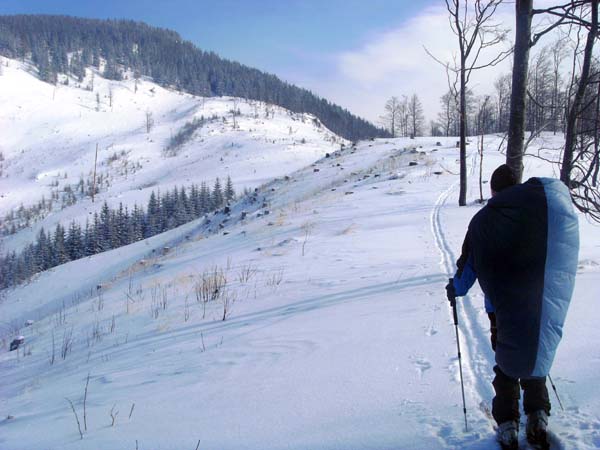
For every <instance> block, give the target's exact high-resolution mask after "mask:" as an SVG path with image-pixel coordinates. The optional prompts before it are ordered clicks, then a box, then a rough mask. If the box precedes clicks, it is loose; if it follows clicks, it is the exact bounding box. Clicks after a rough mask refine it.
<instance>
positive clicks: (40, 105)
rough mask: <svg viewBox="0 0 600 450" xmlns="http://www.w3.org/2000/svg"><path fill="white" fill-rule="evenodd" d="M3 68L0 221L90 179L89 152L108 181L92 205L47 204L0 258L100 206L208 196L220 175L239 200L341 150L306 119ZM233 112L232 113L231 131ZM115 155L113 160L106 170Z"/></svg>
mask: <svg viewBox="0 0 600 450" xmlns="http://www.w3.org/2000/svg"><path fill="white" fill-rule="evenodd" d="M3 60H4V61H6V60H7V59H6V58H3ZM8 63H9V65H8V67H3V68H2V69H3V74H2V76H1V77H0V103H1V104H2V105H3V107H2V110H0V129H1V130H3V131H4V130H6V131H7V132H5V133H3V138H2V142H0V152H1V153H2V154H3V156H4V159H5V161H3V162H0V164H2V170H1V171H0V173H1V175H0V192H1V195H0V218H4V217H5V216H6V215H7V214H8V213H9V212H10V211H11V210H12V211H14V210H16V209H17V208H18V207H19V206H20V205H21V204H23V205H24V206H25V207H27V206H31V205H33V204H36V203H37V202H38V201H40V200H41V199H42V197H44V198H45V199H46V200H49V199H50V198H51V190H52V187H51V184H52V183H58V190H59V191H61V192H62V190H63V189H64V187H66V186H67V185H71V186H72V187H74V186H75V185H76V184H77V183H78V182H79V180H80V178H81V177H83V179H84V180H87V179H90V180H91V179H92V174H93V169H94V159H95V151H96V144H98V169H97V173H98V176H99V175H103V176H104V177H105V178H106V177H108V178H109V179H110V187H108V188H106V187H102V188H101V191H102V192H101V193H100V194H99V195H97V196H96V199H95V200H96V201H95V203H92V202H91V199H90V198H86V199H84V200H80V201H79V202H78V203H76V204H75V205H73V206H70V207H67V208H65V209H63V210H61V208H60V202H56V203H57V205H56V206H55V208H54V212H53V213H52V214H50V215H49V216H47V217H45V219H44V220H42V221H38V222H36V223H34V224H32V226H31V227H28V228H26V229H24V230H23V231H21V232H20V233H18V234H17V235H15V236H10V237H7V238H4V239H2V241H0V245H3V246H4V250H18V249H20V248H22V246H23V244H24V243H28V242H31V241H32V240H34V239H35V237H36V236H37V234H38V233H39V230H40V228H41V227H44V228H45V229H46V230H53V229H54V227H55V226H56V224H57V223H59V222H61V223H63V225H65V222H69V221H71V220H76V221H78V222H80V223H82V224H83V223H84V222H85V219H86V218H89V217H90V215H91V214H93V212H94V211H98V210H99V208H100V207H101V205H102V203H103V202H104V201H107V202H108V204H109V206H111V207H118V204H119V202H122V203H123V204H124V205H126V206H130V207H131V206H133V204H134V203H137V204H138V205H143V206H146V203H147V201H148V198H149V197H150V192H151V191H152V190H155V191H156V190H162V191H163V192H164V191H166V190H167V189H172V188H173V187H174V186H182V185H184V186H187V187H189V186H190V185H191V184H192V183H196V184H200V183H201V182H202V181H206V182H207V183H208V184H209V186H211V187H212V185H213V183H214V180H215V178H217V177H220V178H221V181H222V182H223V181H224V180H225V178H226V177H227V176H231V178H232V181H233V184H234V187H235V189H236V190H237V191H238V192H241V191H243V189H244V188H255V187H257V186H260V185H261V184H263V183H266V182H268V181H269V180H271V179H272V178H275V177H278V176H282V175H283V174H285V173H288V172H291V171H293V170H295V169H299V168H301V167H304V166H305V165H307V164H309V163H311V162H313V161H314V160H315V159H317V158H320V157H321V156H324V155H325V153H327V152H331V151H333V150H336V149H338V148H339V147H340V144H344V143H346V144H347V142H346V141H345V140H344V139H342V138H339V137H338V136H336V135H334V134H333V133H331V132H330V131H329V130H328V129H327V128H325V127H324V126H323V125H321V124H320V122H319V121H318V120H316V119H315V118H314V117H313V116H311V115H309V114H294V113H291V112H289V111H287V110H285V109H283V108H279V107H276V106H271V105H266V104H264V103H261V102H250V101H247V100H244V99H236V98H231V97H221V98H202V97H194V96H192V95H188V94H183V93H181V92H177V91H173V90H168V89H164V88H162V87H160V86H158V85H156V84H154V83H152V82H151V81H149V80H142V81H140V83H139V84H138V90H137V92H136V91H135V81H134V80H132V79H129V80H124V81H110V80H106V79H103V78H102V77H101V76H99V75H98V74H97V73H94V74H93V86H94V91H93V92H92V91H89V90H86V89H85V87H87V86H88V85H90V83H91V82H92V72H91V70H89V69H88V71H87V78H86V79H85V80H84V81H83V82H82V83H78V82H77V81H76V80H75V79H72V78H71V79H70V81H69V86H65V85H63V84H60V83H59V84H57V85H56V86H53V85H50V84H47V83H43V82H41V81H40V80H38V79H37V78H36V77H35V76H34V75H33V74H31V73H30V72H29V71H28V70H31V68H30V67H28V66H27V65H26V64H23V63H20V62H18V61H15V60H8ZM78 86H79V87H78ZM111 91H112V95H113V101H112V107H111V106H110V99H109V92H111ZM96 95H98V96H99V99H100V105H99V107H98V105H97V101H96ZM232 109H237V110H239V112H240V116H237V117H236V118H235V125H236V127H235V129H234V122H233V117H232V114H231V112H230V111H231V110H232ZM147 112H149V113H151V114H152V119H153V121H154V126H153V127H152V129H151V131H150V133H147V132H146V113H147ZM267 112H268V114H269V117H268V118H267V117H266V113H267ZM202 117H204V118H205V119H206V120H209V119H210V120H209V123H207V124H205V125H204V126H203V127H202V128H200V129H199V130H197V131H196V132H195V134H194V135H193V137H192V139H191V140H190V141H189V142H187V143H186V144H184V145H183V146H182V148H181V149H179V151H178V154H177V155H176V156H173V157H165V156H164V149H165V148H166V146H167V143H168V142H169V139H170V138H171V137H172V136H173V135H175V134H176V133H177V132H178V131H179V130H180V129H181V128H182V127H183V126H184V124H186V123H187V122H191V121H192V120H193V119H200V118H202ZM213 117H214V118H215V119H214V120H212V119H213ZM8 131H10V132H8ZM115 154H116V157H117V158H116V160H115V161H111V159H113V158H114V155H115ZM125 168H127V171H126V170H125Z"/></svg>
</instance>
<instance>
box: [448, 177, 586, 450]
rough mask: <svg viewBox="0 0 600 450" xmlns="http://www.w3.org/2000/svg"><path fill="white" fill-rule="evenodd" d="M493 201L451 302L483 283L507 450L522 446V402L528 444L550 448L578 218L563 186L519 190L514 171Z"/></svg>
mask: <svg viewBox="0 0 600 450" xmlns="http://www.w3.org/2000/svg"><path fill="white" fill-rule="evenodd" d="M490 184H491V189H492V198H491V199H490V200H489V202H488V204H487V205H486V206H485V207H484V208H482V209H481V210H480V211H479V212H478V213H477V214H476V215H475V216H474V217H473V219H472V220H471V223H470V224H469V228H468V231H467V235H466V237H465V240H464V243H463V248H462V254H461V256H460V258H459V260H458V261H457V267H458V270H457V272H456V275H455V276H454V278H452V279H451V280H450V283H449V284H448V286H446V290H447V294H448V299H449V300H450V301H454V299H455V298H456V297H457V296H458V297H460V296H464V295H466V293H467V291H468V290H469V289H470V288H471V286H472V285H473V283H474V282H475V279H478V280H479V284H480V285H481V289H482V290H483V293H484V295H485V299H486V311H487V312H488V314H489V316H490V324H491V331H492V347H493V348H494V350H495V352H496V366H495V367H494V372H495V374H496V376H495V378H494V381H493V385H494V390H495V392H496V396H495V397H494V399H493V402H492V415H493V416H494V419H495V420H496V422H497V423H498V429H497V432H498V436H497V437H498V441H499V442H500V444H501V446H502V448H507V449H516V448H518V431H519V398H520V388H519V382H520V387H521V388H522V389H523V409H524V411H525V414H527V427H526V428H527V439H528V440H529V441H530V442H531V443H532V444H534V445H540V446H547V439H546V428H547V424H548V415H549V414H550V400H549V397H548V390H547V389H546V376H547V375H548V373H549V371H550V367H551V365H552V361H553V359H554V355H555V352H556V348H557V346H558V343H559V341H560V338H561V336H562V326H563V324H564V320H565V317H566V313H567V309H568V306H569V302H570V300H571V296H572V293H573V287H574V282H575V273H576V270H577V261H578V252H579V230H578V221H577V216H576V214H575V212H574V210H573V205H572V203H571V199H570V196H569V191H568V189H567V188H566V186H565V185H564V184H562V183H561V182H560V181H559V180H556V179H552V178H531V179H529V180H528V181H527V182H525V183H523V184H516V178H515V176H514V173H513V172H512V170H511V169H510V168H509V167H508V166H507V165H502V166H500V167H498V168H497V169H496V170H495V171H494V173H493V175H492V178H491V180H490Z"/></svg>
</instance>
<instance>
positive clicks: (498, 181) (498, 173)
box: [490, 164, 517, 197]
mask: <svg viewBox="0 0 600 450" xmlns="http://www.w3.org/2000/svg"><path fill="white" fill-rule="evenodd" d="M515 184H517V177H516V176H515V173H514V172H513V170H512V169H511V168H510V167H509V166H508V165H506V164H502V165H501V166H500V167H498V168H497V169H496V170H494V173H493V174H492V178H491V180H490V187H491V188H492V197H493V196H494V195H496V194H497V193H498V192H501V191H503V190H504V189H506V188H509V187H511V186H514V185H515Z"/></svg>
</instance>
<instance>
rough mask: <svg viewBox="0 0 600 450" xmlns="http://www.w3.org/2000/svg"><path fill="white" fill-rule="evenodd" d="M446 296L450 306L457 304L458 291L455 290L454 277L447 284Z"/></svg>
mask: <svg viewBox="0 0 600 450" xmlns="http://www.w3.org/2000/svg"><path fill="white" fill-rule="evenodd" d="M446 297H447V298H448V301H449V302H450V306H452V307H453V306H454V305H455V304H456V291H455V290H454V278H450V279H449V280H448V284H447V285H446Z"/></svg>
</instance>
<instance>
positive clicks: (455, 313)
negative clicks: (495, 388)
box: [450, 278, 469, 431]
mask: <svg viewBox="0 0 600 450" xmlns="http://www.w3.org/2000/svg"><path fill="white" fill-rule="evenodd" d="M450 283H452V278H450ZM451 305H452V314H453V315H454V330H455V331H456V348H457V350H458V368H459V372H460V389H461V392H462V401H463V413H464V415H465V431H469V426H468V424H467V402H466V401H465V383H464V381H463V372H462V355H461V353H460V339H459V338H458V314H457V312H456V297H454V299H453V300H452V302H451Z"/></svg>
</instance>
